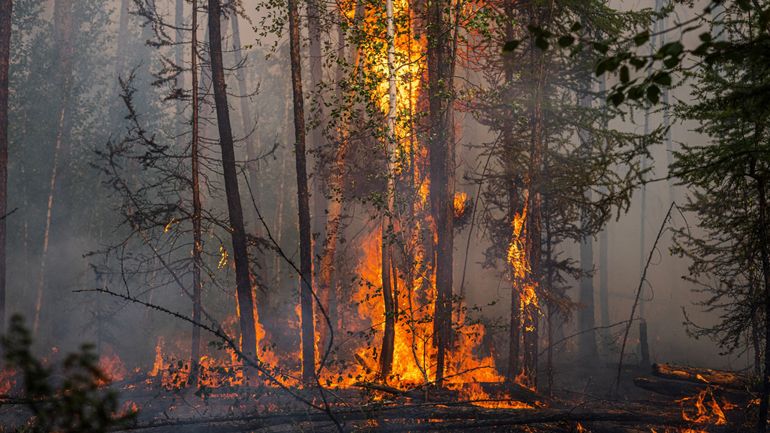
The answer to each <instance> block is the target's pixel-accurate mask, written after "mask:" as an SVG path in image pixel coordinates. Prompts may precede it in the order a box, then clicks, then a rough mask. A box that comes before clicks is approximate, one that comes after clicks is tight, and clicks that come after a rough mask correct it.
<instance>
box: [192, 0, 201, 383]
mask: <svg viewBox="0 0 770 433" xmlns="http://www.w3.org/2000/svg"><path fill="white" fill-rule="evenodd" d="M197 8H198V1H197V0H192V41H191V42H190V46H191V50H190V51H191V54H190V63H191V71H192V87H191V89H192V143H191V145H190V156H191V159H192V194H193V215H192V223H193V315H192V318H193V321H195V322H200V320H201V289H202V286H201V267H202V266H203V261H202V259H201V255H202V253H203V243H202V242H203V241H202V239H201V190H200V161H199V155H198V145H199V141H200V137H199V135H198V126H199V122H198V121H199V119H198V117H199V112H198V10H197ZM191 344H192V348H191V350H190V383H192V384H195V383H196V381H197V378H198V360H199V359H200V347H201V328H200V327H199V326H196V325H193V327H192V341H191Z"/></svg>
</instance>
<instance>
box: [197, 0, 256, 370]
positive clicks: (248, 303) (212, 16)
mask: <svg viewBox="0 0 770 433" xmlns="http://www.w3.org/2000/svg"><path fill="white" fill-rule="evenodd" d="M208 5H209V23H208V24H209V25H208V27H209V46H210V57H211V80H212V85H213V88H214V104H215V106H216V110H217V125H218V127H219V144H220V146H221V148H222V171H223V174H224V178H225V194H226V196H227V211H228V214H229V217H230V226H231V227H230V231H231V232H230V234H231V236H232V242H233V259H234V260H235V280H236V294H237V301H238V315H239V318H240V328H241V351H243V353H244V354H245V355H247V356H251V357H256V356H257V347H256V341H257V338H256V328H255V322H254V298H253V295H252V290H251V277H250V275H249V255H248V249H247V246H246V231H245V228H244V225H243V209H242V208H241V196H240V192H239V190H238V173H237V171H236V167H235V150H234V148H233V131H232V127H231V126H230V113H229V108H228V105H227V89H226V86H225V73H224V65H223V63H222V29H221V14H222V10H221V5H220V4H219V0H208Z"/></svg>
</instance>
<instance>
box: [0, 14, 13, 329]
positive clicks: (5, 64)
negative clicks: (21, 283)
mask: <svg viewBox="0 0 770 433" xmlns="http://www.w3.org/2000/svg"><path fill="white" fill-rule="evenodd" d="M12 9H13V1H12V0H0V218H1V219H0V334H4V333H5V237H6V235H5V227H6V222H5V219H6V218H5V217H6V213H7V212H8V124H9V123H8V95H9V92H8V81H9V79H8V75H9V74H8V70H9V66H10V55H11V16H12V14H11V11H12Z"/></svg>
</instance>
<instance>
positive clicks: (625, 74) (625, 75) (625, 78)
mask: <svg viewBox="0 0 770 433" xmlns="http://www.w3.org/2000/svg"><path fill="white" fill-rule="evenodd" d="M630 80H631V74H630V73H629V71H628V66H626V65H623V66H621V67H620V81H621V82H622V83H624V84H625V83H628V82H629V81H630Z"/></svg>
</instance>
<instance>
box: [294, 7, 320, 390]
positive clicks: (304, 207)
mask: <svg viewBox="0 0 770 433" xmlns="http://www.w3.org/2000/svg"><path fill="white" fill-rule="evenodd" d="M289 47H290V48H289V49H290V53H291V84H292V86H291V87H292V95H293V98H294V138H295V140H296V143H295V145H294V153H295V157H296V165H297V210H298V213H299V257H300V274H301V275H300V292H299V299H300V308H301V310H302V311H301V315H302V318H301V322H302V323H301V327H302V331H301V332H302V380H303V381H304V382H305V383H312V382H314V379H315V330H314V328H315V326H314V323H313V286H312V284H313V274H312V272H313V269H312V266H313V264H312V251H311V249H312V245H311V239H310V197H309V192H308V186H307V156H306V154H305V108H304V101H303V95H302V64H301V61H302V59H301V58H300V54H299V49H300V39H299V11H298V10H297V2H296V0H289Z"/></svg>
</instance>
